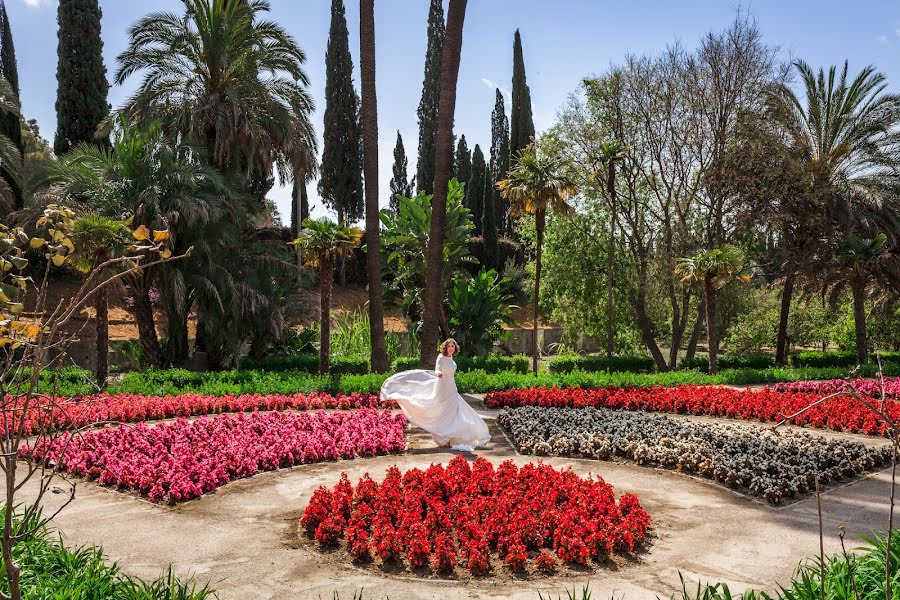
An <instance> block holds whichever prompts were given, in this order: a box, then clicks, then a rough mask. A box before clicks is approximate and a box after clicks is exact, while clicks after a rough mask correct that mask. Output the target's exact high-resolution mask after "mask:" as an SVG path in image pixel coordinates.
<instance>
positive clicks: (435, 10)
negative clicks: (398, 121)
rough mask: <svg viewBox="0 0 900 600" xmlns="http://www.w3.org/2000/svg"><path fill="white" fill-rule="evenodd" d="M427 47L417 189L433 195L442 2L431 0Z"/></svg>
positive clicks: (439, 88)
mask: <svg viewBox="0 0 900 600" xmlns="http://www.w3.org/2000/svg"><path fill="white" fill-rule="evenodd" d="M426 35H427V40H428V47H427V49H426V50H425V77H424V79H423V81H422V98H421V99H420V100H419V108H418V111H417V113H416V114H417V115H418V117H419V153H418V158H417V161H416V180H415V181H416V190H417V191H418V192H423V191H424V192H425V193H426V194H432V193H434V168H435V167H434V165H435V156H436V145H435V144H436V135H437V127H438V101H439V100H440V95H441V56H442V52H443V48H444V6H443V0H431V6H430V8H429V9H428V32H427V34H426Z"/></svg>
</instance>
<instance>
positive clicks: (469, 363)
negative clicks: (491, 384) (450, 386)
mask: <svg viewBox="0 0 900 600" xmlns="http://www.w3.org/2000/svg"><path fill="white" fill-rule="evenodd" d="M453 360H454V361H456V365H457V366H458V367H459V370H460V371H484V372H486V373H491V374H496V373H503V372H513V373H528V370H529V368H530V365H531V362H530V361H531V359H530V358H529V357H527V356H525V355H524V354H516V355H515V356H503V355H502V354H488V355H485V356H457V357H456V358H454V359H453ZM418 368H419V359H417V358H413V357H404V358H398V359H397V360H395V361H394V364H392V365H391V369H392V370H393V371H395V372H399V371H409V370H410V369H418Z"/></svg>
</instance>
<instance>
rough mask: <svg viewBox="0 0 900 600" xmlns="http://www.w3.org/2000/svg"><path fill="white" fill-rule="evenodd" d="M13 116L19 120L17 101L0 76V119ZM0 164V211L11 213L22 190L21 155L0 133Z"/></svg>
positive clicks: (5, 81) (3, 78) (10, 141)
mask: <svg viewBox="0 0 900 600" xmlns="http://www.w3.org/2000/svg"><path fill="white" fill-rule="evenodd" d="M10 115H13V116H15V117H16V118H17V119H18V118H19V99H18V96H16V94H15V92H14V91H13V89H12V86H10V85H9V82H8V81H7V80H6V78H5V77H3V76H2V75H0V119H2V118H5V117H7V116H10ZM0 164H2V165H4V170H3V176H2V177H0V209H2V210H3V212H4V213H8V212H11V211H13V210H15V209H16V206H17V201H18V200H17V198H18V196H17V195H16V194H17V190H21V188H22V184H21V182H22V155H21V153H20V152H19V147H18V146H16V144H15V142H13V141H12V140H11V139H10V138H8V137H7V136H6V135H5V134H4V133H3V132H2V131H0Z"/></svg>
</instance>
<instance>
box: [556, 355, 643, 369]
mask: <svg viewBox="0 0 900 600" xmlns="http://www.w3.org/2000/svg"><path fill="white" fill-rule="evenodd" d="M548 370H549V371H550V372H551V373H571V372H572V371H585V372H587V373H594V372H597V371H609V372H616V371H619V372H627V373H652V372H654V371H655V370H656V362H655V361H654V360H653V359H652V358H651V357H649V356H557V357H555V358H551V359H550V363H549V365H548Z"/></svg>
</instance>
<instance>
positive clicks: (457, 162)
mask: <svg viewBox="0 0 900 600" xmlns="http://www.w3.org/2000/svg"><path fill="white" fill-rule="evenodd" d="M453 166H454V169H453V176H454V177H456V180H457V181H459V182H460V183H465V184H468V183H469V179H471V178H472V153H471V152H469V144H467V143H466V136H464V135H462V136H460V138H459V143H457V144H456V156H455V158H454V160H453Z"/></svg>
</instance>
